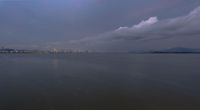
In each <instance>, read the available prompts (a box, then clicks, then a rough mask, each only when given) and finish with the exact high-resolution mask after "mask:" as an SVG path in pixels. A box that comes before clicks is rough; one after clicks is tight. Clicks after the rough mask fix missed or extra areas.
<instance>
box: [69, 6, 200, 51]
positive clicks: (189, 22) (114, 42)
mask: <svg viewBox="0 0 200 110" xmlns="http://www.w3.org/2000/svg"><path fill="white" fill-rule="evenodd" d="M199 19H200V7H198V8H196V9H194V10H193V11H192V12H190V13H189V14H188V15H185V16H181V17H176V18H172V19H166V20H160V21H159V20H158V18H157V17H151V18H149V19H148V20H145V21H142V22H140V23H139V24H137V25H134V26H132V27H120V28H118V29H116V30H114V31H112V32H109V33H106V34H104V35H100V36H97V37H91V38H84V39H81V40H77V41H72V42H71V45H74V46H76V45H77V46H81V47H82V48H83V49H84V48H85V49H92V50H101V51H131V50H134V49H144V47H145V46H146V49H150V48H151V47H153V48H155V47H156V46H157V48H159V47H160V48H163V46H164V47H166V46H167V47H170V46H174V45H177V46H182V45H183V46H190V45H191V46H193V45H194V44H187V43H189V42H188V41H187V40H188V39H190V40H191V39H194V40H195V41H193V42H194V43H196V44H197V45H198V42H200V22H199ZM177 40H179V41H180V40H181V41H182V43H181V45H180V44H179V43H180V42H175V41H177ZM197 41H198V42H197ZM190 42H191V41H190ZM162 43H163V44H164V45H163V44H162ZM84 46H85V47H84ZM153 48H152V49H153Z"/></svg>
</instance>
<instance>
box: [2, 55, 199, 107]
mask: <svg viewBox="0 0 200 110" xmlns="http://www.w3.org/2000/svg"><path fill="white" fill-rule="evenodd" d="M0 110H200V54H131V53H71V54H0Z"/></svg>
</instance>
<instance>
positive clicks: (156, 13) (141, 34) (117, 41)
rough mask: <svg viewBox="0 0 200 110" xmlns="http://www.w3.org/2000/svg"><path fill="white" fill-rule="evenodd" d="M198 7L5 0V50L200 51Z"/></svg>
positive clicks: (174, 0) (162, 1)
mask: <svg viewBox="0 0 200 110" xmlns="http://www.w3.org/2000/svg"><path fill="white" fill-rule="evenodd" d="M199 6H200V0H170V1H169V0H0V46H6V47H12V48H35V49H38V48H39V49H40V48H42V49H48V48H54V47H55V48H66V49H69V48H75V49H91V50H101V51H127V50H128V51H129V50H145V49H157V48H170V47H193V48H200V44H199V42H200V38H198V37H200V33H198V32H199V31H200V30H198V27H199V28H200V21H199V20H198V18H199V15H200V11H199V10H200V9H198V7H199ZM194 11H196V12H194ZM192 12H194V13H192ZM186 22H187V23H186Z"/></svg>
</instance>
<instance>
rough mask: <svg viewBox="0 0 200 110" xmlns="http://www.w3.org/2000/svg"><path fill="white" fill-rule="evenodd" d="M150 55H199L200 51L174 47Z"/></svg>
mask: <svg viewBox="0 0 200 110" xmlns="http://www.w3.org/2000/svg"><path fill="white" fill-rule="evenodd" d="M151 53H200V49H197V48H184V47H175V48H170V49H166V50H158V51H152V52H151Z"/></svg>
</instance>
